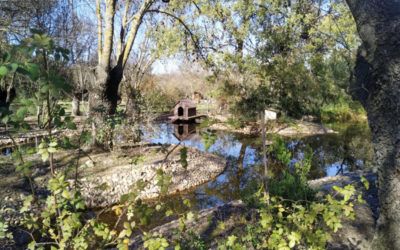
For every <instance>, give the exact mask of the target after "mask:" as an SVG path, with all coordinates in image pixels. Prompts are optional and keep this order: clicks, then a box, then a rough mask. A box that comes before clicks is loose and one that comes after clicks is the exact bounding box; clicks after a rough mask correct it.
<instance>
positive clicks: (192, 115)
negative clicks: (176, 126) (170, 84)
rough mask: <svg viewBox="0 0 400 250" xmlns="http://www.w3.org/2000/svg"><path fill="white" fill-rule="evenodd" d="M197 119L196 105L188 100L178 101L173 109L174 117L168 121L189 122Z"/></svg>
mask: <svg viewBox="0 0 400 250" xmlns="http://www.w3.org/2000/svg"><path fill="white" fill-rule="evenodd" d="M196 118H198V116H197V111H196V105H195V104H194V103H193V102H192V101H191V100H189V99H183V100H180V101H179V102H178V103H177V104H175V107H174V115H173V116H171V117H170V119H171V120H172V121H173V122H175V121H191V120H194V119H196Z"/></svg>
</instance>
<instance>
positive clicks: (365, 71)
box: [347, 0, 400, 249]
mask: <svg viewBox="0 0 400 250" xmlns="http://www.w3.org/2000/svg"><path fill="white" fill-rule="evenodd" d="M347 3H348V5H349V7H350V10H351V12H352V14H353V16H354V18H355V20H356V23H357V28H358V32H359V35H360V38H361V40H362V45H361V46H360V48H359V52H358V56H357V62H356V67H355V70H354V75H355V78H356V79H355V81H354V82H353V83H352V86H351V92H352V94H353V96H355V97H356V98H357V99H358V100H360V101H361V103H362V104H363V105H364V107H365V109H366V111H367V114H368V122H369V125H370V128H371V132H372V143H373V147H374V152H375V164H376V166H377V168H378V177H379V178H378V185H379V202H380V215H379V219H378V222H377V231H376V235H375V239H374V242H373V246H372V249H400V49H399V48H400V1H399V0H385V1H382V0H368V1H365V0H347Z"/></svg>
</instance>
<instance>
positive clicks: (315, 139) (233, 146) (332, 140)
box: [143, 123, 372, 209]
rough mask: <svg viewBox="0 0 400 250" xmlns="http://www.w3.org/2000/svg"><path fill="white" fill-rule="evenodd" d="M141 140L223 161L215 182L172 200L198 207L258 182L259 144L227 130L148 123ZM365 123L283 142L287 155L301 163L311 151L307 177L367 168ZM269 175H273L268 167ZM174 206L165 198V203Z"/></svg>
mask: <svg viewBox="0 0 400 250" xmlns="http://www.w3.org/2000/svg"><path fill="white" fill-rule="evenodd" d="M143 136H144V139H145V140H147V141H149V142H152V143H167V144H177V143H181V144H182V145H185V146H187V147H193V148H197V149H199V150H201V151H204V152H210V153H214V154H218V155H220V156H222V157H225V158H226V159H227V162H228V163H227V167H226V169H225V171H224V172H223V173H222V174H221V175H220V176H218V177H217V178H216V179H215V180H213V181H210V182H208V183H207V184H205V185H202V186H200V187H197V188H196V189H195V190H192V191H191V192H189V193H187V194H184V195H181V196H179V197H176V199H181V198H182V197H185V198H189V199H190V200H191V201H192V203H193V204H196V206H197V208H198V209H202V208H206V207H211V206H215V205H220V204H222V203H225V202H229V201H231V200H235V199H241V198H243V196H245V195H246V190H247V189H252V188H254V187H255V186H256V184H257V182H258V180H260V178H261V175H262V173H263V170H262V168H261V155H260V150H259V149H260V148H261V140H260V138H257V137H249V136H243V135H238V134H234V133H229V132H216V131H210V130H208V129H199V128H198V127H196V126H195V124H182V125H178V124H167V123H160V124H154V126H152V127H151V128H146V129H145V130H144V131H143ZM369 138H370V136H369V132H368V128H367V126H366V125H357V124H356V125H350V126H347V127H345V128H343V129H342V130H341V132H340V133H339V134H330V135H318V136H310V137H306V138H285V139H284V140H285V142H286V145H287V147H288V149H290V150H291V151H292V155H293V161H297V160H301V159H302V157H304V152H305V150H307V148H309V147H310V148H311V150H312V152H313V162H312V168H311V172H310V179H315V178H320V177H323V176H333V175H336V174H338V173H342V172H347V171H353V170H355V169H359V168H366V167H369V166H370V162H371V159H372V148H371V145H370V140H369ZM271 169H272V170H273V171H279V169H274V166H271ZM171 202H172V203H174V204H179V202H178V203H175V202H173V201H172V200H171V199H169V200H168V203H171Z"/></svg>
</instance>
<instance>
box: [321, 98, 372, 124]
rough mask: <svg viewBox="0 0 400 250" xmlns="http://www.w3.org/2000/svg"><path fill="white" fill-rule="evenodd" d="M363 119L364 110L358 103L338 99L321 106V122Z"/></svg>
mask: <svg viewBox="0 0 400 250" xmlns="http://www.w3.org/2000/svg"><path fill="white" fill-rule="evenodd" d="M359 119H365V111H364V110H363V108H362V107H361V105H360V104H359V103H354V102H353V103H349V102H345V101H340V102H339V103H334V104H328V105H324V106H323V107H322V108H321V120H322V121H323V122H349V121H357V120H359Z"/></svg>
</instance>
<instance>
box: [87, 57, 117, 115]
mask: <svg viewBox="0 0 400 250" xmlns="http://www.w3.org/2000/svg"><path fill="white" fill-rule="evenodd" d="M121 80H122V66H118V65H117V66H115V67H114V68H113V69H111V70H110V71H108V70H107V69H105V68H104V67H101V66H98V67H97V69H96V82H95V84H94V86H93V88H92V92H91V93H90V94H91V97H90V101H89V109H90V112H91V115H93V116H94V117H96V118H97V117H99V118H104V117H105V116H107V115H114V114H115V111H116V110H117V105H118V101H119V100H120V96H119V94H118V88H119V84H120V83H121Z"/></svg>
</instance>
